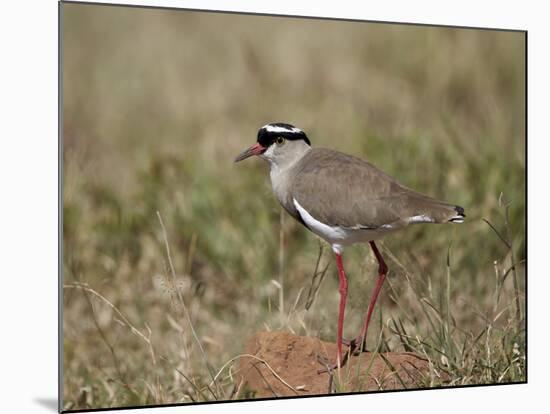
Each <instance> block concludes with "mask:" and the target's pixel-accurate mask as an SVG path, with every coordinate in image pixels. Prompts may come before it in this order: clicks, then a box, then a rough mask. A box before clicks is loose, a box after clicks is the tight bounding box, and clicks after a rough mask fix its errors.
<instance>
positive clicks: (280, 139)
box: [275, 137, 285, 145]
mask: <svg viewBox="0 0 550 414" xmlns="http://www.w3.org/2000/svg"><path fill="white" fill-rule="evenodd" d="M275 142H276V143H277V145H283V144H284V143H285V139H284V138H283V137H277V138H276V139H275Z"/></svg>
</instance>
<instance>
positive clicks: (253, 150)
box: [235, 122, 311, 165]
mask: <svg viewBox="0 0 550 414" xmlns="http://www.w3.org/2000/svg"><path fill="white" fill-rule="evenodd" d="M310 147H311V142H310V141H309V138H308V137H307V135H306V134H305V132H304V131H302V130H301V129H299V128H296V127H295V126H293V125H290V124H284V123H281V122H274V123H271V124H267V125H264V126H263V127H261V128H260V129H259V130H258V139H257V141H256V143H255V144H254V145H252V146H251V147H250V148H248V149H246V150H244V151H243V152H241V153H240V154H239V155H238V156H237V158H235V162H239V161H242V160H244V159H246V158H248V157H251V156H252V155H258V156H259V157H260V158H263V159H265V160H267V161H269V162H270V163H271V164H272V165H273V164H284V163H286V162H289V161H292V160H293V159H296V158H299V157H301V156H302V155H303V153H304V152H305V151H306V150H308V149H309V148H310Z"/></svg>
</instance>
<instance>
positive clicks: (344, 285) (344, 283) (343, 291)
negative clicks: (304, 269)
mask: <svg viewBox="0 0 550 414" xmlns="http://www.w3.org/2000/svg"><path fill="white" fill-rule="evenodd" d="M335 254H336V264H337V265H338V278H339V279H340V285H339V288H338V291H339V292H340V308H339V312H338V333H337V338H336V344H337V346H338V355H337V357H336V366H337V367H340V366H341V365H342V361H343V359H342V335H343V332H344V312H345V309H346V297H347V295H348V280H347V278H346V273H345V272H344V264H343V263H342V255H341V254H340V253H339V252H335Z"/></svg>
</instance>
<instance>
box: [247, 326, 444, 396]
mask: <svg viewBox="0 0 550 414" xmlns="http://www.w3.org/2000/svg"><path fill="white" fill-rule="evenodd" d="M245 353H246V354H247V355H248V356H244V357H242V358H241V361H240V369H239V374H238V377H237V380H238V382H237V383H238V384H240V386H239V387H240V391H239V395H240V396H241V397H242V398H254V397H282V396H296V395H314V394H328V393H332V392H357V391H377V390H389V389H391V390H395V389H404V388H419V387H425V386H428V385H429V383H430V378H431V377H432V376H433V375H434V371H433V370H430V368H429V363H428V361H427V360H426V359H424V358H422V357H420V356H418V355H415V354H410V353H393V352H391V353H385V354H374V353H369V352H364V353H362V354H361V355H359V356H352V357H351V359H350V360H349V361H348V362H347V363H346V365H345V366H344V367H343V368H342V369H341V370H340V373H338V372H334V374H333V375H332V379H331V375H330V374H329V373H326V372H325V373H322V374H319V373H318V372H317V371H318V370H319V369H321V368H323V365H322V364H321V363H320V362H319V359H318V357H320V358H321V359H323V358H325V359H327V360H328V361H330V362H332V361H334V358H335V355H336V344H334V343H328V342H323V341H321V340H320V339H317V338H310V337H306V336H297V335H293V334H291V333H288V332H258V333H256V334H255V335H254V336H252V337H251V338H250V339H249V340H248V341H247V343H246V346H245Z"/></svg>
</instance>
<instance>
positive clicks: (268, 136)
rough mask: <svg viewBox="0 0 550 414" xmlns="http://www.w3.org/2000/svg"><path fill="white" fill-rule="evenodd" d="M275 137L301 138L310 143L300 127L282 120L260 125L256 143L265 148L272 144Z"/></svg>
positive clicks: (293, 139)
mask: <svg viewBox="0 0 550 414" xmlns="http://www.w3.org/2000/svg"><path fill="white" fill-rule="evenodd" d="M277 137H283V138H285V139H288V140H291V141H296V140H300V139H301V140H304V141H305V142H306V143H307V144H308V145H311V142H310V141H309V138H308V137H307V135H306V133H305V132H304V131H302V130H301V129H300V128H296V127H295V126H294V125H290V124H285V123H282V122H273V123H271V124H267V125H264V126H263V127H261V128H260V129H259V131H258V144H260V145H261V146H262V147H264V148H267V147H269V146H270V145H271V144H273V142H274V141H275V139H277Z"/></svg>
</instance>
